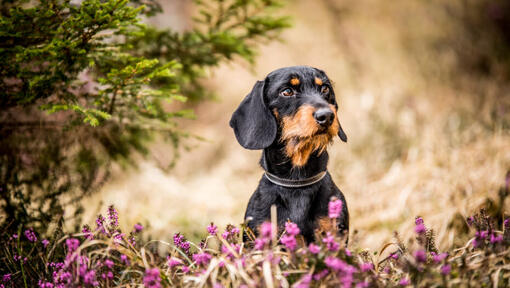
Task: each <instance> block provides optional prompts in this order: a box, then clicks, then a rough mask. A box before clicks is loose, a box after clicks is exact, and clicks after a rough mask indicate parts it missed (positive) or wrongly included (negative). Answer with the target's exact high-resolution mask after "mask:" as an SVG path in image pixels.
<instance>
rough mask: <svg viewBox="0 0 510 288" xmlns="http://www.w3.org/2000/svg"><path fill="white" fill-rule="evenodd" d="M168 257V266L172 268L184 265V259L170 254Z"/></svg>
mask: <svg viewBox="0 0 510 288" xmlns="http://www.w3.org/2000/svg"><path fill="white" fill-rule="evenodd" d="M166 259H167V261H168V267H170V269H171V268H173V267H175V266H179V265H182V260H181V259H179V258H176V257H170V256H168V257H167V258H166Z"/></svg>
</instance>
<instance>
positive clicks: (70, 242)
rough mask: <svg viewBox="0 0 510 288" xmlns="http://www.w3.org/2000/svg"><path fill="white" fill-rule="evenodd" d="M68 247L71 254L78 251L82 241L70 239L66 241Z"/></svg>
mask: <svg viewBox="0 0 510 288" xmlns="http://www.w3.org/2000/svg"><path fill="white" fill-rule="evenodd" d="M66 246H67V250H68V251H69V252H73V251H75V250H76V249H78V246H80V240H78V239H76V238H68V239H66Z"/></svg>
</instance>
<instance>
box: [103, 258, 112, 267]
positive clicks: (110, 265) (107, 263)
mask: <svg viewBox="0 0 510 288" xmlns="http://www.w3.org/2000/svg"><path fill="white" fill-rule="evenodd" d="M114 264H115V263H113V261H112V260H110V259H106V260H104V265H106V267H108V269H112V268H113V265H114Z"/></svg>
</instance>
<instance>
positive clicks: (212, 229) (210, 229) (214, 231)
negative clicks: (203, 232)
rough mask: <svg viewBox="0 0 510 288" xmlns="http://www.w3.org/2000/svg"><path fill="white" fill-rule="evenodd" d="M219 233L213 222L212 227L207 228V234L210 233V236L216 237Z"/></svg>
mask: <svg viewBox="0 0 510 288" xmlns="http://www.w3.org/2000/svg"><path fill="white" fill-rule="evenodd" d="M217 231H218V227H217V226H216V225H214V224H213V223H212V222H211V225H209V226H207V232H208V233H209V235H212V236H214V235H216V232H217Z"/></svg>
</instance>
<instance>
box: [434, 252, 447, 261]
mask: <svg viewBox="0 0 510 288" xmlns="http://www.w3.org/2000/svg"><path fill="white" fill-rule="evenodd" d="M430 254H431V255H432V259H433V260H434V262H436V263H440V262H441V261H443V260H444V259H446V257H448V253H446V252H445V253H439V254H436V253H435V252H430Z"/></svg>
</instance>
